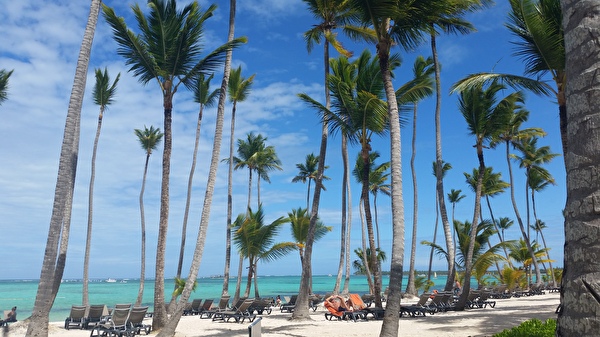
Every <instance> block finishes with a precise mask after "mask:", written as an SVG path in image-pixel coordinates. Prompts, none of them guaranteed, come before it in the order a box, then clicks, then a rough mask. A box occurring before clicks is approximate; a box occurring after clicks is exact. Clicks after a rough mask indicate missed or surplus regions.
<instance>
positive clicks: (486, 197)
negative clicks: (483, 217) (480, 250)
mask: <svg viewBox="0 0 600 337" xmlns="http://www.w3.org/2000/svg"><path fill="white" fill-rule="evenodd" d="M485 202H486V203H487V207H488V210H489V211H490V217H491V218H492V224H493V225H494V229H495V230H496V234H498V237H499V238H500V242H502V237H501V236H500V232H499V231H498V227H497V226H496V219H495V218H494V212H493V211H492V204H491V203H490V196H489V195H486V196H485ZM482 213H483V212H482ZM488 246H489V248H490V249H492V244H491V243H490V241H489V240H488ZM502 248H503V249H504V254H506V253H507V252H506V247H502ZM506 260H507V261H508V260H509V258H508V254H507V255H506ZM494 263H495V264H496V270H497V271H498V277H499V278H500V282H502V283H504V281H503V280H502V270H501V269H500V265H499V264H498V261H497V260H496V261H494ZM509 263H510V262H509Z"/></svg>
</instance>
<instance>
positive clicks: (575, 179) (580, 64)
mask: <svg viewBox="0 0 600 337" xmlns="http://www.w3.org/2000/svg"><path fill="white" fill-rule="evenodd" d="M561 4H562V11H563V27H564V29H565V41H568V43H565V49H566V64H565V69H568V72H567V83H568V85H567V86H566V90H567V92H566V99H567V104H568V106H569V109H568V110H567V109H566V106H565V110H566V111H565V115H566V116H565V117H566V118H565V124H566V120H568V122H569V127H568V128H565V129H566V130H567V139H568V144H576V146H571V145H568V146H566V145H563V146H565V147H566V150H567V152H566V153H565V157H564V158H565V165H566V168H567V170H566V171H567V179H566V181H567V202H566V206H565V210H564V215H565V246H564V255H565V257H564V267H565V269H564V271H563V277H562V284H561V285H562V290H561V298H560V303H561V306H562V311H561V312H560V313H559V314H558V321H557V329H556V335H557V336H560V337H564V336H586V335H594V334H597V331H600V316H598V312H600V304H599V302H598V293H599V292H598V277H597V275H598V271H599V270H598V269H599V268H598V263H597V262H595V261H594V263H590V257H591V256H598V251H599V248H600V241H599V240H598V232H597V230H598V227H599V224H600V217H598V206H597V200H598V197H597V196H598V191H599V190H600V185H599V184H600V181H599V180H598V179H589V178H586V177H593V176H594V175H595V173H594V172H595V171H596V170H597V167H598V163H599V162H600V147H599V146H598V139H600V134H599V132H598V131H599V128H598V123H596V122H592V121H594V120H595V119H596V118H597V116H598V110H599V109H598V102H600V100H599V93H598V87H597V86H596V85H595V76H596V74H595V71H593V69H596V65H597V64H598V62H599V60H600V54H599V53H598V51H599V49H600V48H599V47H598V44H597V43H596V40H597V37H596V35H595V34H596V32H597V31H598V29H600V22H598V20H596V19H595V18H593V16H590V13H594V11H597V9H598V1H573V0H562V1H561ZM561 120H562V119H561ZM562 130H563V128H562V125H561V131H562Z"/></svg>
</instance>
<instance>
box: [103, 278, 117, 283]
mask: <svg viewBox="0 0 600 337" xmlns="http://www.w3.org/2000/svg"><path fill="white" fill-rule="evenodd" d="M105 282H106V283H116V282H117V280H115V279H114V278H108V279H106V281H105Z"/></svg>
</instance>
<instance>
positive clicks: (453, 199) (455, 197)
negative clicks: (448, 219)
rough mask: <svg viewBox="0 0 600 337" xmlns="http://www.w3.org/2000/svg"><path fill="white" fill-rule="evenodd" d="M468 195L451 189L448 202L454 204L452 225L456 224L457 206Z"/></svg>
mask: <svg viewBox="0 0 600 337" xmlns="http://www.w3.org/2000/svg"><path fill="white" fill-rule="evenodd" d="M465 197H466V195H464V194H462V190H455V189H451V190H450V193H448V202H450V203H451V204H452V223H454V211H455V210H456V204H458V202H459V201H461V200H463V199H464V198H465Z"/></svg>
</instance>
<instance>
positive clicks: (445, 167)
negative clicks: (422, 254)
mask: <svg viewBox="0 0 600 337" xmlns="http://www.w3.org/2000/svg"><path fill="white" fill-rule="evenodd" d="M442 164H443V165H442V178H444V177H445V176H446V173H447V172H448V171H449V170H450V169H451V168H452V165H451V164H450V163H446V162H442ZM432 172H433V176H434V177H436V176H437V162H436V161H433V170H432ZM436 191H437V187H436ZM437 199H438V196H437V193H436V194H435V226H434V227H433V243H434V244H435V243H437V232H438V225H439V222H440V203H439V202H438V201H437ZM452 223H454V221H453V222H452ZM452 227H453V229H452V233H453V234H456V231H455V230H454V226H452ZM453 241H454V242H455V241H456V237H455V235H454V236H453ZM446 245H447V244H446ZM433 253H434V250H433V248H431V250H430V251H429V264H428V267H427V281H431V266H432V265H433ZM452 256H456V244H454V243H453V246H452ZM446 261H447V262H448V265H450V264H452V265H453V266H454V265H455V261H453V262H449V261H448V258H446ZM452 274H453V275H454V274H456V268H455V267H453V268H452ZM452 277H453V278H454V276H452Z"/></svg>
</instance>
